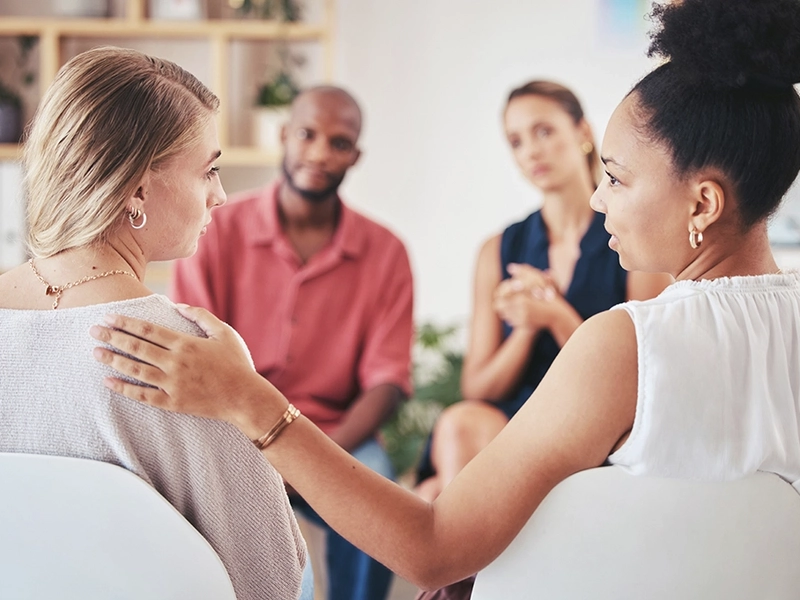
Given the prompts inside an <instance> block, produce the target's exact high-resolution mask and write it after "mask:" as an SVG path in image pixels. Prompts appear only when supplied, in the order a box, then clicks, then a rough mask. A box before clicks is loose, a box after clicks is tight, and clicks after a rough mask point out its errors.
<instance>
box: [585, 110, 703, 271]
mask: <svg viewBox="0 0 800 600" xmlns="http://www.w3.org/2000/svg"><path fill="white" fill-rule="evenodd" d="M644 125H645V123H643V122H642V117H641V115H640V111H637V110H636V103H635V98H634V96H628V97H627V98H625V100H623V101H622V103H621V104H620V105H619V106H618V107H617V108H616V110H615V111H614V113H613V114H612V115H611V119H610V120H609V122H608V127H607V129H606V133H605V136H604V138H603V148H602V151H601V153H600V159H601V160H602V162H603V167H604V171H605V173H604V175H603V179H602V180H601V182H600V185H599V186H598V187H597V190H596V191H595V193H594V194H593V195H592V199H591V206H592V208H593V209H594V210H596V211H597V212H600V213H603V214H605V215H606V220H605V227H606V230H607V231H608V232H609V233H610V234H611V239H610V240H609V243H608V245H609V247H611V249H612V250H615V251H616V252H617V253H618V254H619V262H620V264H621V265H622V267H623V268H625V269H626V270H628V271H647V272H665V273H670V274H672V275H675V274H676V273H678V272H680V271H682V270H683V268H684V267H685V266H686V264H688V262H689V261H690V260H691V250H690V246H689V223H690V215H691V213H692V210H693V204H692V197H691V194H690V193H689V188H688V185H689V184H688V182H687V181H686V179H685V178H683V177H681V176H680V174H679V173H677V172H676V171H675V169H674V167H673V165H672V157H671V154H670V152H669V151H668V150H667V149H666V148H664V146H663V145H662V144H659V143H657V142H653V141H652V140H648V139H646V136H644V135H643V134H642V133H641V132H642V131H643V130H644Z"/></svg>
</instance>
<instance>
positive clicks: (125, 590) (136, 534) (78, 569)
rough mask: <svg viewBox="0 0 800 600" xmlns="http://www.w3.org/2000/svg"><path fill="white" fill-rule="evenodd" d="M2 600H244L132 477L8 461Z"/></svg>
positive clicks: (1, 474) (1, 462) (107, 467)
mask: <svg viewBox="0 0 800 600" xmlns="http://www.w3.org/2000/svg"><path fill="white" fill-rule="evenodd" d="M0 598H13V599H14V600H25V599H29V598H30V599H34V598H36V599H41V598H59V599H65V600H66V599H69V600H72V599H75V600H78V599H80V600H92V599H109V600H129V599H130V600H134V599H136V600H138V599H141V600H167V599H175V600H186V599H189V598H191V599H192V600H204V599H208V600H212V599H213V600H235V598H236V596H235V594H234V591H233V587H232V585H231V582H230V578H229V577H228V573H227V571H226V570H225V567H224V566H223V564H222V562H221V561H220V559H219V557H218V556H217V554H216V552H214V550H213V549H212V548H211V546H210V545H209V544H208V542H207V541H206V540H205V538H203V536H202V535H200V533H198V532H197V530H196V529H194V527H192V525H191V524H190V523H189V522H188V521H187V520H186V519H184V518H183V516H182V515H181V514H180V513H179V512H178V511H177V510H175V508H174V507H173V506H172V505H171V504H169V502H167V501H166V500H165V499H164V498H163V497H162V496H161V495H160V494H159V493H158V492H156V491H155V490H154V489H153V488H152V487H151V486H150V485H148V484H147V483H146V482H145V481H144V480H142V479H141V478H139V477H137V476H136V475H134V474H133V473H131V472H130V471H127V470H125V469H123V468H122V467H118V466H115V465H111V464H108V463H103V462H98V461H92V460H83V459H76V458H65V457H58V456H40V455H30V454H7V453H0Z"/></svg>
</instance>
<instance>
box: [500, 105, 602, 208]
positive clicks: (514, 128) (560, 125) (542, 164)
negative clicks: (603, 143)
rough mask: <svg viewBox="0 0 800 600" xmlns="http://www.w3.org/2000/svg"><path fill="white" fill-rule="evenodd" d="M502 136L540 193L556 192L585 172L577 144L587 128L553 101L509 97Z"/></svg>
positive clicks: (583, 139)
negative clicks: (577, 122) (503, 134)
mask: <svg viewBox="0 0 800 600" xmlns="http://www.w3.org/2000/svg"><path fill="white" fill-rule="evenodd" d="M503 121H504V125H505V133H506V139H508V143H509V145H510V146H511V151H512V152H513V154H514V159H515V160H516V162H517V165H518V166H519V168H520V169H521V170H522V173H523V174H524V175H525V177H526V178H527V179H528V181H530V182H531V183H532V184H533V185H535V186H536V187H537V188H539V189H540V190H542V191H543V192H549V191H556V190H558V189H559V188H562V187H564V186H565V185H568V184H570V183H572V181H573V180H574V179H575V178H576V177H581V176H585V175H588V170H589V166H588V164H587V161H586V155H585V153H584V152H583V150H582V149H581V144H582V143H584V142H587V141H590V139H589V135H588V127H587V126H586V125H585V124H583V125H582V126H581V125H578V124H576V123H575V121H574V119H573V118H572V116H571V115H569V114H568V113H567V112H566V111H565V110H564V109H563V108H562V107H561V105H559V104H558V103H557V102H556V101H555V100H551V99H550V98H547V97H545V96H536V95H532V94H529V95H524V96H518V97H516V98H514V99H512V100H511V101H510V102H509V103H508V106H507V107H506V111H505V115H504V119H503Z"/></svg>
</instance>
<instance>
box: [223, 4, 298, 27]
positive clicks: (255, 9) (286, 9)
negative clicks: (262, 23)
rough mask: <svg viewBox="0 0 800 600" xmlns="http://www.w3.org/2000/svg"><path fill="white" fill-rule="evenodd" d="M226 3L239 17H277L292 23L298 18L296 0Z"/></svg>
mask: <svg viewBox="0 0 800 600" xmlns="http://www.w3.org/2000/svg"><path fill="white" fill-rule="evenodd" d="M228 4H229V6H230V7H231V8H233V9H234V10H235V11H236V14H237V15H239V16H241V17H255V18H257V19H277V20H279V21H287V22H289V23H294V22H297V21H299V20H300V17H301V11H300V4H299V3H298V2H297V0H228Z"/></svg>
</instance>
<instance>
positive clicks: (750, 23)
mask: <svg viewBox="0 0 800 600" xmlns="http://www.w3.org/2000/svg"><path fill="white" fill-rule="evenodd" d="M651 18H652V19H653V21H655V22H656V23H657V26H656V30H655V31H654V32H652V33H651V39H652V43H651V45H650V49H649V51H648V55H649V56H651V57H653V56H660V57H663V58H665V59H667V60H669V61H670V62H671V63H672V64H673V65H674V67H675V69H679V70H680V71H681V73H683V74H684V75H685V76H686V77H687V78H696V79H699V80H702V81H703V83H704V84H705V85H706V86H709V87H711V88H715V89H726V88H727V89H732V88H742V87H751V86H752V87H761V88H785V87H790V86H791V85H792V84H794V83H800V0H675V1H673V2H670V3H668V4H658V5H656V6H655V7H654V8H653V11H652V13H651Z"/></svg>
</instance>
